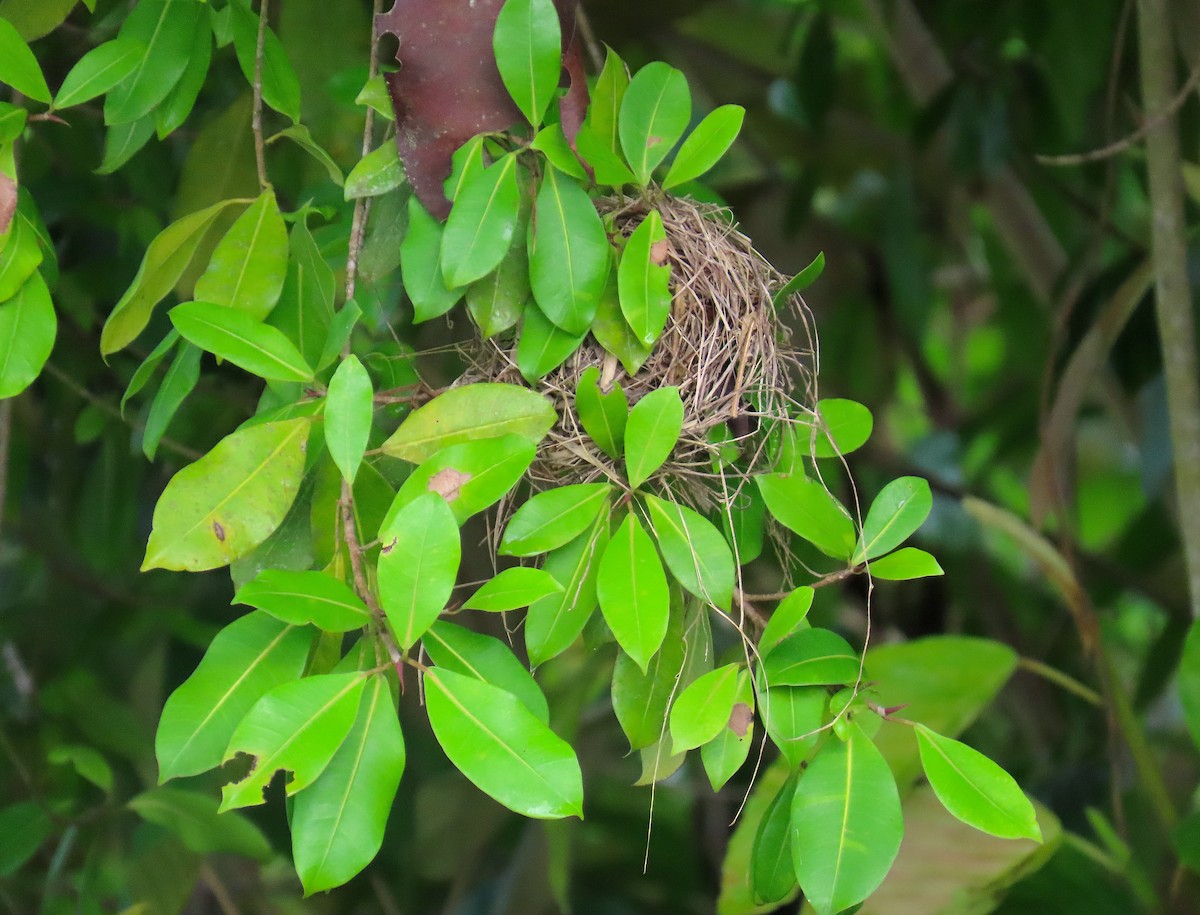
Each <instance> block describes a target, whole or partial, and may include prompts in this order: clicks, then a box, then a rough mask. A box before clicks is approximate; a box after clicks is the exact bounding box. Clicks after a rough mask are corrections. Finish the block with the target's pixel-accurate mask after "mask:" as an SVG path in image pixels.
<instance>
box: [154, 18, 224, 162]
mask: <svg viewBox="0 0 1200 915" xmlns="http://www.w3.org/2000/svg"><path fill="white" fill-rule="evenodd" d="M200 22H201V25H200V27H199V28H198V29H196V32H195V34H193V35H192V50H191V52H190V53H189V54H188V63H187V69H185V70H184V71H183V76H181V77H180V78H179V82H177V83H176V84H175V87H174V88H173V89H172V90H171V91H170V93H169V94H168V95H167V97H166V98H165V99H163V100H162V101H161V102H159V104H158V105H157V106H156V107H155V109H154V128H155V132H156V133H157V134H158V138H159V139H160V140H165V139H166V138H167V137H169V136H170V135H171V134H172V133H174V132H175V131H176V130H178V129H179V128H180V127H182V126H183V125H184V123H185V122H186V121H187V119H188V115H190V114H191V113H192V109H193V108H195V107H196V99H198V98H199V97H200V90H201V89H203V88H204V82H205V80H206V79H208V69H209V67H210V66H211V65H212V55H213V34H212V25H211V23H210V22H209V21H208V20H207V18H203V19H201V20H200Z"/></svg>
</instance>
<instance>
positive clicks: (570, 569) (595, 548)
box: [525, 512, 609, 667]
mask: <svg viewBox="0 0 1200 915" xmlns="http://www.w3.org/2000/svg"><path fill="white" fill-rule="evenodd" d="M608 539H609V521H608V514H607V513H606V512H603V513H599V514H597V515H595V517H594V518H593V520H592V523H591V526H590V527H589V528H588V529H587V530H585V531H584V532H583V533H582V534H580V535H579V536H578V537H576V538H575V539H574V540H572V541H571V542H570V543H568V544H567V545H566V546H563V547H559V548H558V549H557V550H554V551H553V552H551V553H550V554H549V555H548V556H547V557H546V561H545V563H544V564H543V566H542V568H544V569H545V570H546V571H547V572H549V573H550V574H551V575H553V576H554V578H555V580H556V581H557V582H558V583H559V584H560V585H562V587H563V591H562V593H561V594H552V595H551V596H549V597H543V598H542V599H541V600H539V601H534V603H533V604H531V605H530V607H529V612H528V614H526V616H525V647H526V649H527V651H528V653H529V662H530V663H531V664H532V665H533V666H534V667H537V666H538V665H539V664H542V663H543V662H545V661H548V660H550V659H551V658H553V657H556V656H558V655H559V654H562V652H564V651H566V650H567V649H568V648H569V647H571V644H572V643H573V642H574V641H575V639H577V638H578V637H579V634H580V633H581V632H583V627H584V626H586V625H587V622H588V620H589V619H590V618H591V616H592V613H593V612H594V611H595V609H596V600H597V599H596V575H597V573H598V571H599V566H600V557H601V556H602V555H604V548H605V546H606V545H607V544H608Z"/></svg>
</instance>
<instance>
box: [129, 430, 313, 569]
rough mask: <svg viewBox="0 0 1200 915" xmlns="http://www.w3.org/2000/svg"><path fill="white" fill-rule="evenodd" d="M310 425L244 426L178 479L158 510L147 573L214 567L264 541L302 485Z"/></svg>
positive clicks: (144, 566)
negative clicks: (160, 570) (244, 427)
mask: <svg viewBox="0 0 1200 915" xmlns="http://www.w3.org/2000/svg"><path fill="white" fill-rule="evenodd" d="M310 423H311V420H309V419H292V420H286V421H284V422H275V423H263V424H262V425H259V426H252V427H250V428H246V429H241V430H239V431H237V432H234V433H232V434H231V435H227V436H226V437H225V438H223V439H221V441H220V442H218V443H217V446H216V447H215V448H213V450H212V451H210V452H209V453H208V454H206V455H205V456H204V457H202V458H200V460H198V461H196V462H195V463H194V464H191V465H189V466H187V467H185V468H183V469H182V470H181V471H179V472H178V473H177V474H175V476H174V477H172V478H171V482H169V483H168V484H167V488H166V490H164V491H163V494H162V496H161V497H160V498H159V500H158V504H157V505H156V506H155V507H154V526H153V529H152V530H151V532H150V542H149V544H148V545H147V546H146V558H145V561H144V562H143V563H142V570H143V571H145V570H147V569H177V570H186V571H189V572H201V571H204V570H206V569H216V568H220V567H221V566H225V565H228V564H229V563H230V562H232V561H233V560H235V559H239V558H241V557H242V556H245V555H246V554H247V553H249V552H250V551H251V550H253V549H254V548H255V547H256V546H258V545H259V544H260V543H262V542H263V541H264V540H266V539H267V537H269V536H270V535H271V533H272V532H273V531H274V530H275V528H277V527H279V525H280V523H282V521H283V518H284V515H286V514H287V511H288V509H289V508H291V505H292V501H293V500H294V499H295V498H296V492H297V490H298V489H299V488H300V479H301V477H302V476H303V475H304V447H305V442H306V441H307V439H308V431H309V425H310Z"/></svg>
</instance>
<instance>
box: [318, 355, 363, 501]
mask: <svg viewBox="0 0 1200 915" xmlns="http://www.w3.org/2000/svg"><path fill="white" fill-rule="evenodd" d="M374 397H375V391H374V389H373V388H372V387H371V376H370V375H368V374H367V370H366V369H365V368H363V364H362V363H361V362H359V361H358V357H357V356H354V355H350V356H347V357H346V358H345V359H343V360H342V363H341V365H339V366H338V367H337V371H335V372H334V373H333V377H332V378H331V379H330V380H329V391H328V393H327V394H326V395H325V444H326V446H327V447H328V448H329V455H330V457H332V458H333V462H334V463H335V464H337V467H338V470H340V471H341V472H342V478H343V479H344V480H345V481H346V482H347V483H353V482H354V477H355V476H356V475H357V474H358V465H359V464H361V463H362V458H363V452H364V451H366V450H367V439H369V438H370V436H371V420H372V418H373V416H374V410H375V403H374Z"/></svg>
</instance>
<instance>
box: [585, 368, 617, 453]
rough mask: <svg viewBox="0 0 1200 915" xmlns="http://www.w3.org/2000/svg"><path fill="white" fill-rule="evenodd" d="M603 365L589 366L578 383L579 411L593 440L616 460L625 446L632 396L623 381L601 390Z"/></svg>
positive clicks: (586, 430)
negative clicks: (629, 397)
mask: <svg viewBox="0 0 1200 915" xmlns="http://www.w3.org/2000/svg"><path fill="white" fill-rule="evenodd" d="M599 379H600V369H599V368H597V367H596V366H594V365H592V366H588V368H587V369H585V370H584V372H583V374H582V375H580V376H579V382H578V384H577V385H576V386H575V412H576V414H577V415H578V416H579V422H580V424H581V425H582V426H583V429H584V431H585V432H587V434H588V435H590V436H591V438H592V441H594V442H595V443H596V444H597V445H599V446H600V449H601V450H602V451H603V452H604V453H605V454H607V455H608V456H609V457H611V458H612V459H613V460H616V459H618V458H619V457H620V456H621V454H622V452H623V450H624V446H625V424H626V423H627V422H628V420H629V400H628V399H627V398H626V397H625V389H624V388H622V387H621V385H620V383H619V382H616V381H613V382H612V390H610V391H609V392H608V393H607V394H605V393H604V392H602V391H601V390H600V384H599Z"/></svg>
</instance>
